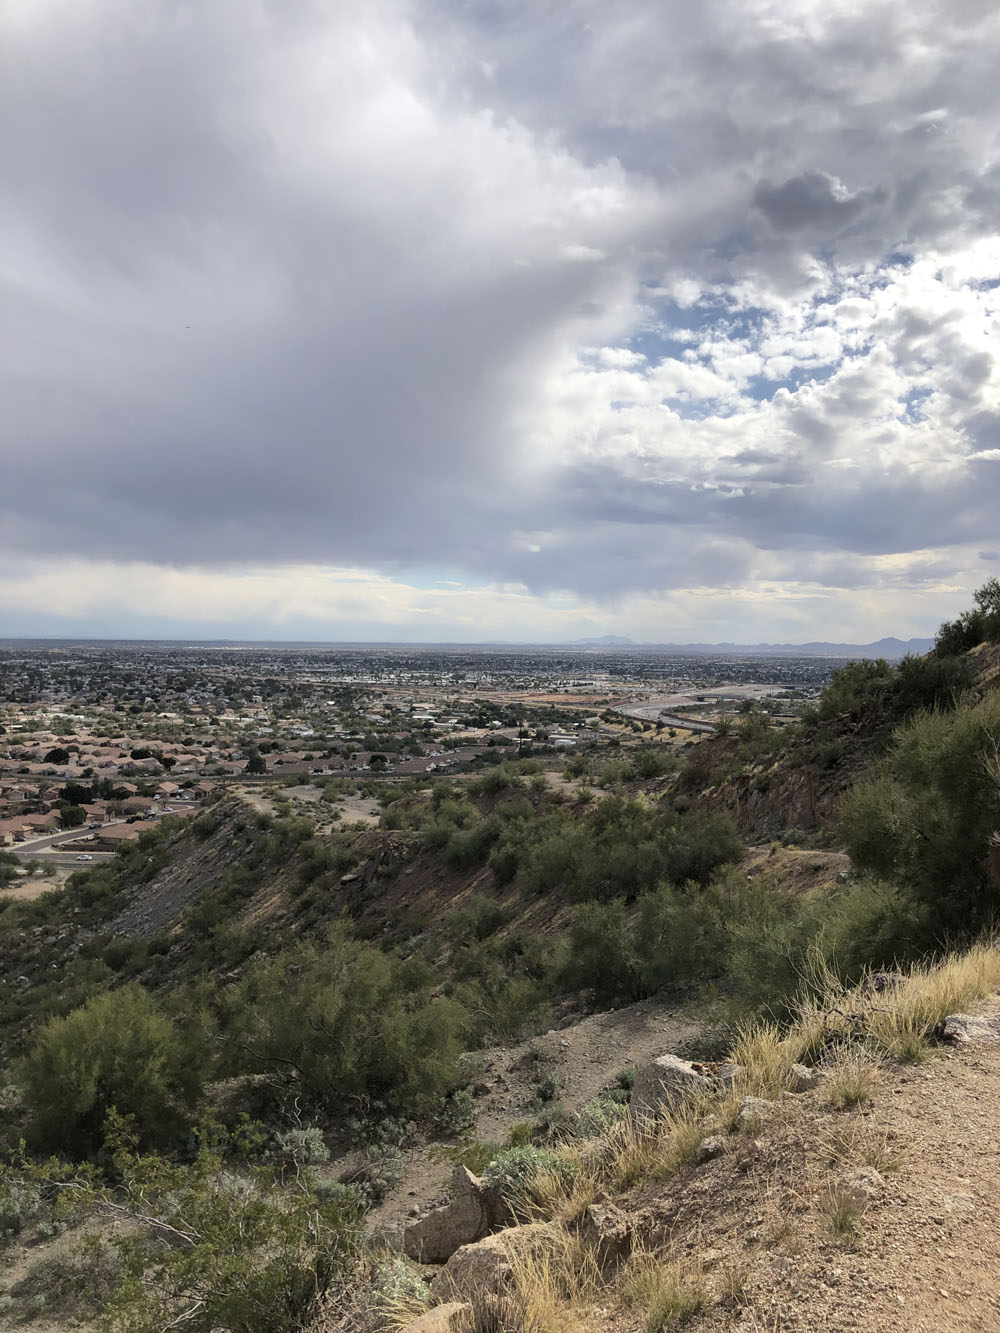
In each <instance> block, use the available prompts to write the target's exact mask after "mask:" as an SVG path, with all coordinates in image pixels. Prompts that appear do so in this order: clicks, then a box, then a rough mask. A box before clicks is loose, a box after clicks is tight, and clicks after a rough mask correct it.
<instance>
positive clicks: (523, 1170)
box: [483, 1146, 578, 1206]
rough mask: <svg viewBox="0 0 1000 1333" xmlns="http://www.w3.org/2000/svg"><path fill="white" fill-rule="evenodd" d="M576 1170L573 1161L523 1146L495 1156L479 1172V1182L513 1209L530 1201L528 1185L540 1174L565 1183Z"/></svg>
mask: <svg viewBox="0 0 1000 1333" xmlns="http://www.w3.org/2000/svg"><path fill="white" fill-rule="evenodd" d="M577 1170H578V1168H577V1166H576V1164H575V1163H574V1162H571V1161H567V1160H566V1159H564V1158H562V1157H558V1156H557V1155H556V1154H555V1153H554V1152H550V1151H549V1149H547V1148H535V1147H530V1146H526V1147H523V1148H507V1149H506V1150H505V1151H504V1152H502V1153H499V1154H498V1155H497V1156H496V1157H495V1158H494V1159H493V1161H492V1162H490V1164H489V1166H487V1168H486V1170H485V1171H484V1172H483V1179H484V1180H485V1182H486V1184H487V1185H489V1186H491V1187H492V1188H493V1189H495V1190H496V1191H497V1193H498V1194H499V1195H500V1197H501V1198H502V1199H503V1200H505V1202H507V1203H508V1204H511V1205H514V1206H516V1205H518V1204H519V1203H521V1202H522V1201H525V1200H527V1199H530V1197H531V1186H532V1184H533V1182H534V1181H535V1180H536V1179H537V1178H538V1176H539V1175H541V1174H542V1172H545V1174H546V1175H555V1176H560V1177H562V1178H564V1179H567V1180H569V1179H572V1177H573V1176H574V1175H575V1174H576V1172H577Z"/></svg>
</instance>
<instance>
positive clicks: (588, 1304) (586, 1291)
mask: <svg viewBox="0 0 1000 1333" xmlns="http://www.w3.org/2000/svg"><path fill="white" fill-rule="evenodd" d="M508 1262H509V1263H510V1268H511V1278H512V1295H513V1299H514V1301H515V1303H516V1305H517V1308H518V1309H519V1311H520V1316H521V1328H522V1329H523V1330H524V1333H590V1331H591V1330H593V1329H594V1324H593V1322H592V1319H591V1317H590V1313H589V1311H590V1309H591V1308H592V1307H593V1305H594V1303H595V1301H596V1300H597V1298H598V1296H599V1294H600V1293H601V1292H602V1291H603V1290H604V1280H603V1278H602V1276H601V1271H600V1268H599V1267H598V1264H597V1261H596V1259H595V1257H594V1255H593V1253H592V1252H591V1250H590V1249H589V1248H588V1246H586V1245H585V1244H584V1243H583V1241H582V1240H580V1238H579V1237H578V1236H576V1235H573V1234H572V1233H571V1232H568V1231H566V1230H565V1229H564V1228H563V1227H559V1226H554V1227H553V1228H552V1243H551V1244H550V1245H545V1246H539V1247H533V1248H532V1249H530V1250H511V1251H510V1253H509V1254H508ZM476 1333H480V1330H479V1329H478V1328H477V1329H476Z"/></svg>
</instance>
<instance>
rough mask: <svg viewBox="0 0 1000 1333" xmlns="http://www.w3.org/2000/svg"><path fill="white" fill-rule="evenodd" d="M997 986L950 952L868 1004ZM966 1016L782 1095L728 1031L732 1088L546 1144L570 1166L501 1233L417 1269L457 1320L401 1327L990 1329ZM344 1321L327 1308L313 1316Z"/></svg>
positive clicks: (979, 1062)
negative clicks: (735, 1071)
mask: <svg viewBox="0 0 1000 1333" xmlns="http://www.w3.org/2000/svg"><path fill="white" fill-rule="evenodd" d="M970 965H971V966H970ZM971 971H977V972H978V974H979V975H978V980H977V981H976V982H974V983H971V986H970V975H969V974H970V972H971ZM998 981H1000V962H997V961H996V959H995V958H994V959H992V960H986V959H984V958H983V957H982V955H980V956H979V957H978V958H977V959H975V960H973V959H956V960H954V961H953V962H952V963H950V964H948V965H947V966H946V967H945V968H944V969H943V970H942V971H938V972H936V973H935V972H932V973H930V974H927V975H924V974H919V975H914V976H913V978H912V979H911V980H903V979H900V980H899V981H898V982H897V983H896V985H897V986H898V990H897V991H896V993H895V997H894V996H893V994H892V993H889V994H888V995H886V994H884V993H883V996H882V997H880V1000H881V1005H880V1007H881V1008H882V1010H883V1011H885V1010H893V1011H894V1012H897V1013H898V1012H899V1011H900V1010H904V1009H907V1008H908V1006H909V1005H910V1004H911V1003H912V998H913V994H914V986H915V985H916V986H917V987H919V988H920V989H922V990H923V991H925V992H927V991H930V992H933V993H934V995H935V1001H934V1002H942V1001H943V1002H947V998H956V997H961V998H962V999H964V1000H966V1001H967V1000H968V999H969V998H970V997H971V996H973V995H975V993H976V992H977V991H978V992H979V994H980V995H981V994H982V992H983V991H984V990H985V991H986V992H991V991H995V989H996V983H997V982H998ZM963 987H964V990H963ZM947 992H950V996H949V995H948V994H947ZM845 1000H846V1004H845ZM852 1003H854V1001H853V998H852V997H845V998H844V999H841V1000H840V1005H841V1006H844V1007H850V1005H851V1004H852ZM866 1005H867V1007H868V1011H869V1013H870V1005H871V1001H870V1000H869V1001H867V1002H865V1001H864V1000H862V1001H861V1006H860V1009H861V1011H864V1010H865V1008H866ZM977 1012H978V1013H979V1015H980V1017H979V1019H978V1021H977V1022H974V1023H969V1022H967V1021H965V1020H961V1021H959V1022H957V1023H951V1024H944V1028H943V1030H944V1031H946V1032H953V1033H954V1035H953V1036H951V1037H950V1038H945V1039H944V1040H943V1042H942V1043H941V1044H936V1045H932V1046H930V1047H925V1048H924V1054H923V1056H922V1057H921V1059H920V1060H919V1061H918V1062H916V1063H914V1062H912V1060H911V1062H910V1063H904V1064H899V1063H896V1062H894V1061H893V1059H892V1056H891V1053H890V1052H889V1051H886V1050H884V1051H883V1052H882V1055H881V1058H879V1056H878V1055H876V1054H875V1053H874V1052H871V1051H869V1052H868V1054H863V1053H862V1051H863V1048H860V1047H859V1048H857V1053H856V1054H854V1055H852V1054H851V1053H850V1051H849V1050H843V1049H842V1050H839V1051H838V1050H836V1049H834V1050H832V1051H830V1052H829V1054H828V1055H827V1057H826V1058H825V1059H821V1060H820V1061H818V1063H817V1065H816V1074H815V1075H814V1076H813V1079H812V1082H811V1084H809V1085H808V1086H804V1087H803V1086H800V1085H798V1084H796V1083H795V1082H794V1081H791V1082H790V1081H789V1079H788V1076H787V1073H786V1074H783V1073H782V1059H785V1060H787V1059H788V1054H785V1055H784V1056H782V1055H780V1054H778V1058H777V1060H775V1058H774V1056H775V1054H776V1053H774V1052H772V1053H771V1054H770V1055H769V1056H767V1057H766V1058H765V1050H766V1049H767V1048H766V1047H765V1046H764V1045H762V1043H761V1042H760V1041H759V1040H757V1041H756V1042H755V1041H750V1042H748V1043H744V1047H743V1051H742V1054H743V1057H744V1059H747V1060H748V1061H749V1062H750V1063H749V1064H748V1068H747V1072H746V1073H745V1074H744V1075H743V1076H742V1081H743V1087H744V1089H748V1088H751V1087H752V1088H753V1089H754V1094H755V1095H754V1096H750V1097H749V1099H747V1098H746V1097H741V1096H740V1089H739V1088H738V1089H737V1093H736V1094H735V1095H732V1096H727V1095H726V1094H723V1095H721V1096H719V1095H714V1094H711V1093H705V1094H698V1095H694V1094H692V1096H693V1097H694V1100H691V1097H689V1098H688V1099H687V1100H680V1101H675V1102H674V1103H673V1106H672V1109H671V1110H669V1111H667V1112H665V1119H663V1120H662V1121H661V1122H660V1124H659V1125H658V1127H653V1126H652V1125H650V1124H647V1125H646V1126H645V1128H640V1129H639V1130H635V1129H631V1128H629V1127H628V1126H627V1125H625V1124H623V1125H622V1126H620V1127H616V1128H613V1129H611V1130H609V1131H607V1132H606V1135H605V1138H604V1139H603V1140H597V1141H594V1142H592V1143H590V1144H587V1145H584V1146H583V1147H581V1148H578V1147H575V1146H574V1147H568V1148H566V1149H565V1150H564V1151H563V1153H562V1156H561V1157H560V1158H559V1160H560V1161H561V1162H562V1163H563V1164H564V1166H565V1167H566V1168H567V1170H568V1168H569V1167H570V1166H571V1165H572V1166H573V1172H570V1173H569V1174H567V1175H566V1176H565V1178H564V1179H563V1180H562V1182H561V1183H560V1181H559V1179H558V1178H553V1177H552V1176H551V1168H548V1170H549V1172H550V1174H549V1175H548V1176H544V1177H541V1176H540V1177H536V1178H535V1180H534V1182H533V1183H531V1182H529V1185H528V1187H527V1191H526V1193H525V1194H523V1195H522V1196H521V1198H522V1203H521V1205H520V1207H521V1208H522V1209H523V1212H522V1215H521V1223H520V1225H513V1227H512V1228H511V1229H508V1230H505V1231H504V1230H501V1231H500V1232H499V1234H498V1235H497V1236H495V1237H494V1238H493V1239H491V1240H487V1241H486V1242H480V1243H479V1244H478V1245H477V1244H476V1243H475V1242H472V1241H470V1242H469V1243H468V1244H467V1248H466V1249H461V1248H460V1249H458V1250H457V1252H456V1253H455V1255H454V1257H453V1258H452V1259H451V1260H450V1261H449V1262H448V1263H447V1265H446V1266H445V1267H444V1269H443V1273H444V1275H448V1274H449V1273H453V1274H454V1278H453V1280H452V1282H451V1283H449V1282H447V1281H445V1280H443V1278H442V1276H441V1274H442V1269H441V1268H440V1266H438V1267H437V1268H432V1269H431V1270H429V1274H437V1275H436V1276H433V1280H432V1281H431V1285H430V1292H431V1297H430V1302H431V1307H432V1310H433V1308H434V1305H435V1304H437V1305H438V1308H439V1309H441V1308H442V1306H441V1302H443V1301H445V1298H446V1297H448V1298H450V1299H452V1300H453V1301H456V1302H458V1303H459V1305H460V1306H461V1304H462V1303H463V1302H466V1301H471V1308H470V1314H469V1316H468V1318H469V1322H462V1316H461V1315H460V1314H459V1315H458V1317H457V1318H456V1322H455V1323H454V1324H450V1323H449V1322H448V1321H447V1319H446V1318H444V1317H442V1319H441V1321H440V1322H432V1321H426V1322H425V1324H420V1323H419V1322H415V1323H413V1324H412V1329H413V1333H417V1330H418V1329H420V1330H421V1333H422V1330H423V1329H424V1328H425V1327H426V1328H427V1329H428V1330H436V1329H448V1328H451V1327H454V1328H455V1329H456V1330H458V1329H461V1330H466V1329H480V1328H485V1327H487V1326H489V1327H494V1326H497V1327H502V1328H504V1329H515V1328H522V1327H523V1328H525V1329H527V1328H545V1329H548V1328H552V1329H556V1328H558V1329H562V1330H567V1333H589V1331H590V1330H594V1331H595V1333H596V1330H598V1329H607V1330H611V1331H612V1333H626V1331H627V1330H631V1329H634V1328H635V1327H636V1326H637V1319H638V1320H639V1321H640V1323H641V1324H642V1326H644V1327H645V1328H647V1329H649V1330H655V1329H668V1328H674V1327H676V1326H678V1325H680V1324H684V1326H685V1327H686V1328H689V1329H691V1330H693V1331H694V1333H697V1331H698V1330H705V1333H708V1330H710V1329H712V1330H724V1329H732V1330H746V1329H782V1330H791V1331H794V1330H801V1331H802V1333H806V1331H807V1330H810V1331H811V1330H824V1331H827V1330H829V1333H834V1331H840V1330H843V1331H844V1333H846V1331H847V1330H853V1329H861V1330H871V1333H876V1331H878V1333H882V1330H899V1331H900V1333H903V1331H904V1330H906V1331H907V1333H909V1331H911V1330H917V1331H919V1333H937V1330H940V1329H944V1328H947V1329H955V1330H967V1331H968V1333H973V1330H985V1329H992V1328H998V1327H1000V1298H998V1295H997V1293H998V1290H1000V1283H998V1279H1000V1263H998V1260H997V1256H996V1253H995V1245H994V1243H993V1242H994V1237H995V1233H996V1228H997V1225H998V1223H1000V1211H998V1203H997V1192H996V1190H995V1188H994V1187H993V1186H994V1182H995V1181H996V1179H997V1176H998V1172H1000V1117H998V1111H997V1107H998V1106H1000V1095H998V1094H1000V1000H998V999H997V998H995V997H994V998H992V999H988V1000H986V1001H985V1003H983V1002H982V1001H980V1003H979V1005H978V1006H977ZM930 1017H931V1016H930V1013H929V1012H928V1015H927V1018H928V1021H930ZM793 1033H794V1029H793ZM787 1041H788V1039H786V1050H787ZM755 1056H756V1057H757V1058H758V1059H761V1060H765V1063H760V1064H756V1065H755V1064H754V1063H753V1061H754V1057H755ZM784 1068H785V1069H786V1070H787V1065H785V1066H784ZM782 1085H784V1090H782ZM761 1094H766V1096H762V1095H761ZM529 1222H530V1225H526V1223H529ZM456 1234H457V1233H456ZM483 1284H485V1286H484V1285H483ZM435 1298H436V1299H435ZM498 1300H499V1301H500V1305H499V1307H498V1306H497V1301H498ZM447 1308H448V1306H447V1304H445V1305H444V1306H443V1309H444V1310H445V1311H446V1310H447ZM487 1309H492V1310H493V1317H494V1318H497V1317H498V1316H499V1318H498V1323H497V1324H496V1325H487V1324H486V1323H485V1322H483V1321H484V1320H485V1311H486V1310H487ZM472 1311H475V1314H472V1313H471V1312H472ZM643 1321H645V1322H643ZM365 1326H366V1327H367V1326H369V1325H365ZM371 1326H372V1327H374V1325H371ZM345 1327H347V1324H345V1323H344V1322H343V1319H342V1317H341V1316H338V1315H337V1314H336V1313H335V1312H333V1311H331V1313H330V1314H329V1315H328V1316H327V1318H326V1319H324V1320H320V1321H318V1322H317V1323H316V1324H315V1325H314V1328H315V1330H316V1331H317V1333H319V1330H329V1331H331V1333H332V1330H334V1329H341V1328H345ZM351 1327H355V1325H351ZM410 1327H411V1326H410V1324H409V1323H407V1324H406V1328H407V1329H409V1328H410Z"/></svg>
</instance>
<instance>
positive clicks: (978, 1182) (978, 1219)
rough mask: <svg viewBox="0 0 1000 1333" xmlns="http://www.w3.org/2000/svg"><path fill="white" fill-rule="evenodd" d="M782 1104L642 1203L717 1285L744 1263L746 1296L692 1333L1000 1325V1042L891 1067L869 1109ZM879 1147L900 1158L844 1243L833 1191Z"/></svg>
mask: <svg viewBox="0 0 1000 1333" xmlns="http://www.w3.org/2000/svg"><path fill="white" fill-rule="evenodd" d="M990 1008H991V1011H992V1012H994V1013H998V1012H1000V1002H997V1001H993V1002H992V1004H991V1006H990ZM782 1111H783V1115H782V1116H781V1117H780V1118H779V1120H778V1122H777V1123H776V1125H775V1126H774V1127H773V1128H772V1129H770V1130H764V1131H763V1132H761V1133H760V1134H759V1136H758V1138H757V1139H756V1140H753V1139H748V1138H747V1137H745V1136H744V1137H735V1138H734V1139H733V1140H732V1148H733V1150H732V1151H731V1152H730V1153H727V1154H726V1156H725V1157H723V1158H720V1159H718V1160H717V1161H715V1162H711V1163H709V1164H707V1165H706V1166H703V1167H700V1168H697V1169H693V1170H692V1171H690V1172H689V1173H687V1175H686V1176H685V1177H679V1178H677V1179H676V1180H675V1181H674V1182H672V1183H671V1184H670V1185H669V1186H666V1187H664V1186H660V1187H657V1186H647V1187H645V1188H644V1189H640V1190H639V1191H638V1192H637V1193H636V1195H635V1196H634V1198H633V1200H632V1201H631V1206H632V1207H637V1208H639V1209H641V1210H648V1212H649V1214H650V1216H652V1217H657V1216H658V1217H659V1221H660V1224H661V1229H662V1230H663V1232H664V1234H666V1233H669V1234H670V1236H671V1239H672V1246H673V1248H674V1249H675V1250H679V1251H680V1252H681V1253H682V1254H684V1255H685V1257H687V1258H688V1259H690V1260H691V1261H692V1262H697V1261H698V1260H699V1259H705V1258H707V1259H708V1260H709V1272H708V1280H709V1282H710V1283H711V1282H712V1281H713V1273H716V1274H717V1273H718V1272H722V1271H724V1270H725V1269H726V1268H727V1267H730V1268H732V1267H735V1268H736V1269H737V1270H738V1271H740V1274H741V1279H742V1281H743V1282H744V1284H745V1285H744V1292H745V1304H743V1305H742V1306H739V1307H736V1308H728V1309H727V1308H725V1307H724V1306H719V1305H713V1306H712V1307H711V1309H710V1311H709V1312H707V1313H706V1314H705V1315H704V1316H702V1317H701V1318H700V1319H698V1320H696V1321H694V1323H692V1324H691V1325H690V1327H691V1329H692V1333H708V1331H709V1330H712V1331H713V1333H717V1331H720V1330H732V1331H733V1333H750V1330H768V1331H769V1333H772V1331H773V1333H856V1331H857V1333H996V1331H997V1330H1000V1245H998V1240H997V1238H998V1236H1000V1188H998V1182H1000V1044H997V1045H986V1044H983V1045H975V1046H968V1047H962V1048H958V1049H955V1050H941V1051H939V1052H938V1053H936V1054H935V1055H934V1057H933V1058H932V1059H931V1061H930V1062H928V1063H927V1064H926V1065H918V1066H909V1067H897V1068H894V1069H891V1070H889V1071H888V1072H887V1073H886V1074H885V1075H884V1077H883V1080H882V1082H881V1083H880V1085H879V1087H878V1089H877V1090H876V1093H875V1097H874V1099H873V1102H872V1104H871V1105H870V1106H868V1107H867V1108H865V1109H864V1110H863V1111H860V1112H859V1111H853V1112H850V1111H848V1112H836V1111H833V1110H831V1109H830V1108H829V1107H828V1106H826V1105H825V1104H824V1096H823V1093H822V1090H819V1091H817V1092H814V1093H809V1094H807V1095H805V1096H803V1097H798V1098H789V1099H788V1100H787V1101H786V1102H784V1103H783V1104H782ZM873 1146H874V1147H876V1148H879V1149H885V1150H887V1151H888V1152H889V1153H890V1154H892V1155H894V1156H896V1157H898V1158H900V1159H901V1160H900V1161H899V1165H898V1169H896V1170H892V1171H889V1170H887V1169H885V1168H883V1171H882V1174H883V1179H884V1181H885V1187H884V1193H883V1196H882V1198H881V1199H880V1201H879V1202H878V1203H876V1204H874V1205H873V1206H872V1207H870V1208H869V1209H868V1211H867V1212H866V1213H865V1214H864V1215H863V1217H862V1218H861V1220H860V1232H859V1235H858V1236H857V1237H856V1238H855V1239H853V1240H847V1241H846V1242H845V1241H844V1240H843V1239H839V1238H837V1237H836V1236H835V1235H833V1234H832V1233H831V1231H830V1228H829V1226H828V1224H827V1223H826V1221H825V1219H824V1216H823V1213H822V1208H821V1204H822V1199H823V1195H824V1191H826V1190H827V1189H828V1188H829V1187H830V1185H831V1184H832V1183H833V1182H835V1181H836V1180H837V1179H838V1177H842V1176H843V1175H844V1174H845V1173H847V1172H850V1171H852V1170H857V1169H860V1168H863V1167H864V1166H865V1164H866V1162H865V1159H866V1156H867V1155H868V1154H869V1153H870V1151H871V1149H872V1147H873ZM634 1324H635V1320H634V1318H633V1319H632V1320H631V1322H628V1321H627V1320H626V1321H624V1322H622V1323H621V1324H620V1325H615V1326H614V1327H615V1328H616V1329H619V1328H620V1330H621V1331H622V1333H624V1330H625V1329H626V1328H632V1327H634Z"/></svg>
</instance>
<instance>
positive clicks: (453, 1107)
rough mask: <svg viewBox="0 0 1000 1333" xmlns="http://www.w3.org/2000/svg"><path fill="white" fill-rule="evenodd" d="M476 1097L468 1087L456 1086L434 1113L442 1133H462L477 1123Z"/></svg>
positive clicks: (435, 1122)
mask: <svg viewBox="0 0 1000 1333" xmlns="http://www.w3.org/2000/svg"><path fill="white" fill-rule="evenodd" d="M476 1110H477V1108H476V1099H475V1097H474V1096H473V1095H472V1093H471V1092H470V1091H469V1090H468V1088H456V1089H455V1091H454V1092H453V1093H451V1094H450V1096H448V1097H446V1098H445V1099H444V1101H443V1102H442V1103H441V1105H440V1107H439V1108H438V1110H437V1111H436V1112H435V1114H434V1124H435V1125H436V1127H437V1128H438V1130H439V1131H440V1132H441V1133H442V1134H447V1135H455V1134H461V1133H463V1131H464V1130H467V1129H471V1128H472V1126H473V1125H474V1124H475V1123H476Z"/></svg>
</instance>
